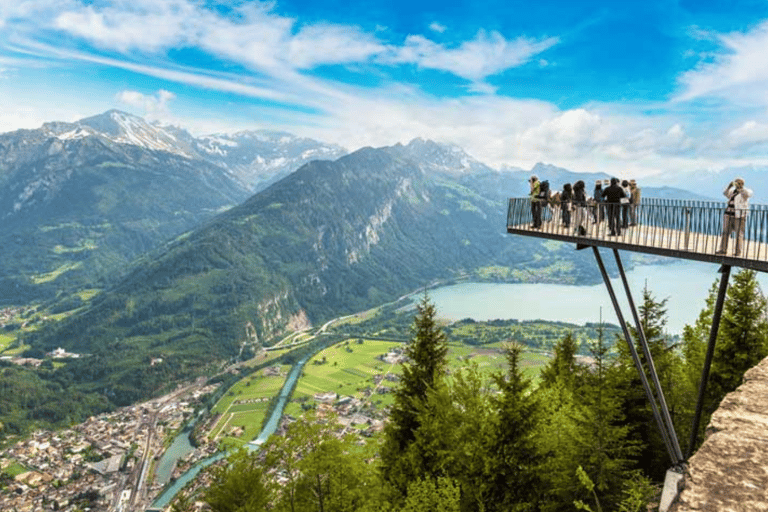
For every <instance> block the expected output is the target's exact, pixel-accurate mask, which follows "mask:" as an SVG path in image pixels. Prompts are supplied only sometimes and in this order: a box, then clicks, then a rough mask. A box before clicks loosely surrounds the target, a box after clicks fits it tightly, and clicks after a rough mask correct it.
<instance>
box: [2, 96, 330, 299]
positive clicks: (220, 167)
mask: <svg viewBox="0 0 768 512" xmlns="http://www.w3.org/2000/svg"><path fill="white" fill-rule="evenodd" d="M257 139H258V140H260V141H261V142H260V143H258V144H257V143H255V142H254V141H255V140H257ZM248 140H250V141H251V142H247V141H248ZM221 147H225V148H226V151H224V150H222V149H221ZM340 153H343V150H341V149H340V148H335V147H331V146H325V145H322V144H320V143H317V142H314V141H309V140H306V139H298V138H296V137H292V136H289V135H285V134H282V135H279V136H277V135H274V134H272V135H270V134H268V133H260V134H259V133H254V134H248V133H242V134H239V135H237V136H233V137H231V138H230V139H224V138H221V137H220V138H217V139H215V141H214V140H213V139H195V138H194V137H192V136H191V135H189V134H188V133H187V132H184V131H183V130H180V129H175V128H168V127H160V126H156V125H152V124H149V123H147V122H146V121H144V120H143V119H141V118H138V117H135V116H131V115H129V114H126V113H123V112H119V111H109V112H106V113H104V114H102V115H98V116H94V117H90V118H86V119H82V120H80V121H78V122H75V123H62V122H53V123H46V124H44V125H43V126H42V127H41V128H39V129H37V130H18V131H15V132H10V133H6V134H2V135H0V222H2V225H3V229H2V230H0V244H1V245H2V247H3V251H2V254H0V305H3V304H6V305H7V304H17V305H18V304H24V303H27V302H29V301H32V300H41V299H43V300H45V299H50V298H52V297H54V296H56V295H57V294H58V293H60V292H65V293H70V292H73V291H76V290H78V289H83V288H89V287H97V288H101V287H104V286H106V285H108V284H110V283H112V282H115V280H116V279H117V278H119V277H122V275H123V273H124V271H125V270H126V268H127V266H128V264H129V262H131V261H132V260H133V259H134V258H136V257H138V256H140V255H142V254H145V253H146V252H147V251H149V250H151V249H153V248H156V247H158V245H159V244H161V243H163V242H165V241H166V240H168V239H169V238H172V237H174V236H177V235H179V234H180V233H183V232H184V231H187V230H189V229H192V228H194V227H196V226H199V225H200V224H201V223H202V222H204V221H206V220H208V219H210V218H211V217H213V216H214V215H215V214H217V213H219V212H220V211H222V210H224V209H226V208H229V207H232V206H234V205H236V204H238V203H240V202H242V201H244V200H245V199H246V198H247V197H249V196H250V195H251V194H252V192H253V190H254V189H255V188H257V187H258V186H260V184H263V183H266V182H270V181H271V180H275V179H278V178H279V177H281V176H283V175H285V174H288V173H289V172H291V171H292V170H295V168H296V167H293V166H294V165H295V166H298V165H300V164H302V163H304V162H305V161H307V160H308V159H311V158H314V157H319V156H324V155H328V156H331V157H332V156H336V155H338V154H340Z"/></svg>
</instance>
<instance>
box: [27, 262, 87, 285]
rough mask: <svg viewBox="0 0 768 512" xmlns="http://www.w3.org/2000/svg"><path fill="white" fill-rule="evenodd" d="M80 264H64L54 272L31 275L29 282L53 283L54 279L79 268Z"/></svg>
mask: <svg viewBox="0 0 768 512" xmlns="http://www.w3.org/2000/svg"><path fill="white" fill-rule="evenodd" d="M82 264H83V263H82V262H81V261H78V262H69V263H65V264H63V265H61V266H60V267H59V268H57V269H56V270H52V271H51V272H46V273H44V274H36V275H33V276H32V278H31V280H32V282H33V283H35V284H42V283H49V282H51V281H55V280H56V278H58V277H59V276H60V275H61V274H63V273H64V272H69V271H70V270H75V269H77V268H80V266H82Z"/></svg>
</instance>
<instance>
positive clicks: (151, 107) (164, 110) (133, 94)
mask: <svg viewBox="0 0 768 512" xmlns="http://www.w3.org/2000/svg"><path fill="white" fill-rule="evenodd" d="M175 98H176V95H175V94H173V93H172V92H169V91H166V90H164V89H160V90H159V91H157V92H156V93H155V94H153V95H146V94H142V93H140V92H138V91H130V90H124V91H120V92H119V93H117V95H116V97H115V99H116V100H117V101H118V102H120V103H122V104H124V105H127V106H129V107H133V108H136V109H139V110H142V111H143V112H144V115H145V116H146V117H147V118H148V119H151V120H156V119H168V118H169V117H171V116H170V109H169V105H168V104H169V102H171V101H172V100H173V99H175Z"/></svg>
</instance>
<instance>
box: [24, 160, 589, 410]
mask: <svg viewBox="0 0 768 512" xmlns="http://www.w3.org/2000/svg"><path fill="white" fill-rule="evenodd" d="M427 167H428V166H427ZM424 168H425V166H423V165H421V164H420V162H416V161H414V160H413V159H411V158H408V157H406V155H404V154H403V149H402V147H394V148H381V149H372V148H366V149H362V150H359V151H357V152H355V153H353V154H351V155H348V156H346V157H343V158H341V159H339V160H337V161H335V162H330V161H315V162H311V163H309V164H307V165H305V166H303V167H302V168H301V169H299V170H298V171H296V172H295V173H293V174H291V175H290V176H288V177H287V178H285V179H283V180H281V181H280V182H278V183H276V184H275V185H273V186H271V187H269V188H268V189H266V190H264V191H262V192H260V193H258V194H256V195H255V196H253V197H251V198H250V199H248V200H247V201H245V202H244V203H243V204H241V205H239V206H237V207H235V208H232V209H231V210H228V211H227V212H225V213H223V214H221V215H219V216H217V217H216V218H215V219H213V220H211V221H210V222H208V223H207V224H206V225H205V226H203V227H201V228H200V229H197V230H194V231H192V232H190V233H187V234H185V235H183V236H181V237H179V238H178V239H176V240H175V241H173V242H172V243H170V244H169V245H168V246H167V248H166V250H164V251H161V252H158V253H156V254H155V255H153V257H151V258H150V257H147V258H145V259H143V260H142V261H141V264H139V265H137V266H136V268H135V269H134V270H133V272H132V273H131V274H130V275H129V276H127V277H126V279H124V280H123V281H122V282H120V283H119V284H118V285H116V286H115V287H113V288H111V289H109V290H107V291H105V292H104V293H102V294H101V295H99V296H97V297H96V298H94V300H93V303H92V304H91V305H90V307H88V308H87V309H85V310H83V311H82V312H79V313H77V314H75V315H73V316H72V317H71V318H69V319H67V320H64V321H62V322H60V323H59V324H57V325H55V326H52V327H51V328H49V329H45V330H42V331H40V332H38V333H35V334H34V335H31V336H29V337H28V339H27V341H28V342H29V343H30V344H31V345H32V347H33V352H36V353H41V352H43V351H49V350H51V349H53V348H55V347H57V346H62V347H64V348H67V349H71V350H73V351H75V352H81V353H82V352H84V353H89V354H96V355H97V358H96V359H91V361H90V362H89V363H88V364H87V365H86V364H85V363H83V366H84V368H82V369H81V372H75V374H76V375H78V378H81V379H86V380H88V379H94V380H95V381H99V382H103V381H104V380H106V381H109V382H111V385H114V386H117V385H118V382H120V384H119V385H120V386H121V387H124V388H125V391H126V392H130V393H136V394H137V396H144V395H146V394H149V393H151V392H153V391H154V389H155V386H156V385H157V382H155V381H154V380H153V379H151V378H147V377H146V375H145V373H146V372H147V371H149V370H147V368H146V365H144V364H143V361H145V360H146V359H147V358H148V357H162V358H163V360H164V361H165V364H164V367H165V370H163V372H164V373H163V372H161V369H160V368H158V367H153V369H152V370H151V371H152V372H155V373H158V372H161V373H162V379H165V380H166V381H167V379H168V378H169V374H173V375H177V376H181V375H185V374H190V373H194V372H199V371H202V368H203V367H204V366H205V365H211V364H216V363H217V362H220V361H223V360H227V359H229V358H232V357H233V356H235V355H237V354H238V353H240V352H241V349H242V347H243V345H244V344H245V345H248V344H252V343H262V344H269V343H272V340H274V339H275V337H277V336H280V335H281V334H284V333H286V332H289V331H291V330H295V329H297V328H300V327H302V326H304V325H308V324H310V323H318V322H322V321H323V320H325V319H328V318H331V317H333V316H338V315H341V314H346V313H351V312H354V311H359V310H362V309H365V308H368V307H372V306H375V305H378V304H381V303H382V302H385V301H388V300H392V299H394V298H396V297H398V296H400V295H402V294H404V293H407V292H409V291H412V290H413V289H417V288H419V287H422V286H425V285H427V284H429V283H430V282H432V281H434V280H435V279H449V278H454V277H457V276H462V275H466V274H468V273H471V272H475V271H477V270H478V269H495V270H494V271H496V272H499V273H500V276H501V277H503V278H507V279H511V278H512V275H511V274H507V273H505V272H509V267H510V265H515V264H517V263H523V262H524V263H525V266H526V267H527V269H528V270H527V272H528V273H530V275H534V276H535V275H536V272H537V269H538V270H539V271H541V272H542V273H544V272H546V273H548V276H549V278H554V279H562V280H571V281H572V280H579V279H583V280H587V279H591V278H593V277H594V276H593V275H592V274H593V273H594V269H593V268H592V267H593V265H591V264H590V263H583V262H585V261H588V260H587V259H586V258H585V257H583V256H582V255H581V254H580V253H576V252H575V251H573V248H571V247H565V246H562V247H560V246H558V247H550V246H548V245H546V244H543V243H542V242H540V241H538V240H533V239H526V238H522V237H509V236H507V235H506V234H505V231H504V223H505V218H506V204H505V203H501V204H500V203H499V202H498V201H497V200H491V199H488V198H486V197H484V196H482V195H480V194H478V193H476V192H475V191H473V190H472V189H471V188H469V186H465V185H461V184H459V183H457V182H456V179H455V178H452V177H450V176H449V175H448V174H446V173H436V172H427V171H425V170H424ZM580 262H582V263H580ZM246 325H252V326H253V327H254V329H253V332H254V333H255V336H250V335H246ZM246 353H248V352H247V351H246ZM85 366H87V368H86V367H85ZM131 372H135V373H137V374H140V375H142V378H130V377H129V376H127V375H126V373H131ZM158 374H160V373H158ZM126 383H130V384H126ZM129 388H130V389H129ZM135 397H136V396H132V397H131V398H132V399H133V398H135Z"/></svg>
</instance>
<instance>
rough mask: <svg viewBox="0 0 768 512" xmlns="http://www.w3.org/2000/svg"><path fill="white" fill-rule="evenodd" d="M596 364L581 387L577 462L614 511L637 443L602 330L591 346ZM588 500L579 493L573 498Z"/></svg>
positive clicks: (601, 498) (604, 504)
mask: <svg viewBox="0 0 768 512" xmlns="http://www.w3.org/2000/svg"><path fill="white" fill-rule="evenodd" d="M590 352H591V355H592V358H593V360H594V364H593V367H592V368H591V369H590V371H588V372H586V374H585V378H584V384H583V386H582V387H581V388H580V393H579V400H580V406H581V414H580V415H579V417H578V419H577V425H578V430H579V433H578V435H577V436H576V438H575V439H574V441H575V443H576V444H577V448H578V461H579V463H580V465H581V466H582V467H583V469H584V471H585V472H586V473H587V475H589V478H590V479H591V480H592V481H593V482H594V484H595V489H594V490H595V492H596V493H597V495H598V496H599V499H600V501H601V503H602V505H603V507H605V509H606V510H614V509H616V507H617V504H618V503H619V502H620V500H621V494H620V493H621V489H622V487H623V485H624V482H625V481H626V480H627V479H628V478H630V475H631V473H630V468H631V465H632V461H631V459H630V457H632V456H633V455H636V454H637V443H636V442H633V441H632V440H630V439H629V427H628V426H627V424H626V421H625V416H624V413H623V411H622V403H623V398H624V397H623V396H622V395H623V393H622V390H621V388H620V387H619V386H617V370H618V368H617V367H616V366H614V365H613V364H612V363H611V361H610V359H609V346H608V345H607V344H606V343H605V340H604V339H603V329H602V328H600V329H599V330H598V338H597V340H596V341H595V342H593V343H592V344H591V346H590ZM579 498H581V499H584V500H586V499H587V498H588V496H586V495H583V494H581V495H578V496H575V497H574V499H579Z"/></svg>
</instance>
